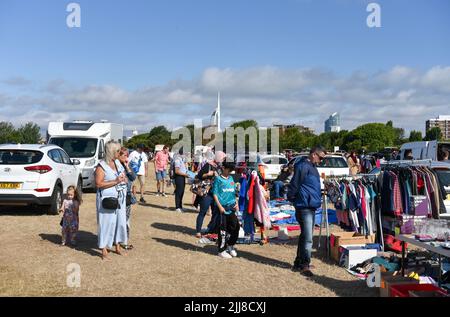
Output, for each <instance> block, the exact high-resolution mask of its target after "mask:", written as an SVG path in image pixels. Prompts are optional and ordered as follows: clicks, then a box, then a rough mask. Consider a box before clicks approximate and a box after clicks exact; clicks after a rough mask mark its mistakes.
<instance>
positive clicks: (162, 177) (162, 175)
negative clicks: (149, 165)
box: [156, 171, 167, 181]
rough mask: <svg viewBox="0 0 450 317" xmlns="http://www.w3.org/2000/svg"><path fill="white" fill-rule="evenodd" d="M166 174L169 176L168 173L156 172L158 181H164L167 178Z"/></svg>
mask: <svg viewBox="0 0 450 317" xmlns="http://www.w3.org/2000/svg"><path fill="white" fill-rule="evenodd" d="M166 174H167V173H166V171H157V172H156V180H157V181H162V180H164V179H165V178H166V176H167V175H166Z"/></svg>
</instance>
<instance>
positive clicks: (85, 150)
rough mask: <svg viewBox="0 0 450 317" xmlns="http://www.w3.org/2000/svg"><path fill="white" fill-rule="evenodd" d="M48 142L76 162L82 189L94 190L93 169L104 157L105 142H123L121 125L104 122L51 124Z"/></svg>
mask: <svg viewBox="0 0 450 317" xmlns="http://www.w3.org/2000/svg"><path fill="white" fill-rule="evenodd" d="M47 140H48V143H49V144H55V145H58V146H59V147H61V148H63V149H64V150H65V151H66V152H67V154H69V156H70V158H71V159H77V160H79V161H80V165H79V167H80V168H81V169H82V176H83V188H95V180H94V169H95V166H97V164H98V163H99V161H100V160H101V159H103V158H104V156H105V144H106V142H108V141H111V140H114V141H117V142H119V143H120V144H122V143H123V125H121V124H116V123H110V122H106V121H102V122H92V121H72V122H50V123H49V124H48V130H47Z"/></svg>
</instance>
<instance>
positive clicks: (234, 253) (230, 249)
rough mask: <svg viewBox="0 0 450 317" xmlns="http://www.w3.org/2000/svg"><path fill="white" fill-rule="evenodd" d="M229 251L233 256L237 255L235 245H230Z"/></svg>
mask: <svg viewBox="0 0 450 317" xmlns="http://www.w3.org/2000/svg"><path fill="white" fill-rule="evenodd" d="M227 251H228V253H229V254H230V255H231V256H232V257H233V258H235V257H237V252H236V250H235V249H234V248H233V247H228V250H227Z"/></svg>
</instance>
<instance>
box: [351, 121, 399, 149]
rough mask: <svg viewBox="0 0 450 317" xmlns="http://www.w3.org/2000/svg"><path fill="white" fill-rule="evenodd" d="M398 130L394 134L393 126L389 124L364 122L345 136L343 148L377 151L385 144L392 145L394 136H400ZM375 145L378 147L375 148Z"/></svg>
mask: <svg viewBox="0 0 450 317" xmlns="http://www.w3.org/2000/svg"><path fill="white" fill-rule="evenodd" d="M399 132H400V131H399ZM399 132H397V135H396V132H395V131H394V128H392V127H391V126H390V124H386V125H385V124H382V123H368V124H364V125H362V126H359V127H357V128H356V129H355V130H353V131H351V132H349V133H348V134H347V135H346V136H345V138H344V144H343V148H344V149H345V150H347V151H351V150H361V149H364V150H369V148H370V150H373V151H377V150H380V149H382V148H383V147H386V146H393V145H394V140H395V139H396V137H399V136H400V133H399ZM375 147H380V148H378V149H375Z"/></svg>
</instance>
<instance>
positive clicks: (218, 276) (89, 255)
mask: <svg viewBox="0 0 450 317" xmlns="http://www.w3.org/2000/svg"><path fill="white" fill-rule="evenodd" d="M153 178H154V176H153V174H151V179H152V180H153ZM152 180H150V179H149V181H148V184H147V185H146V190H147V191H146V195H145V199H146V200H147V204H146V205H138V206H136V205H135V206H134V207H133V211H132V231H131V241H130V242H131V243H132V244H133V245H134V247H135V249H134V250H132V251H129V252H128V254H127V256H119V255H115V254H111V261H102V260H101V258H100V251H99V250H97V247H96V245H97V237H96V232H97V223H96V211H95V194H92V193H91V194H85V195H84V204H83V205H82V206H81V209H80V233H79V239H78V246H77V247H76V248H71V247H62V246H60V241H61V237H60V226H59V221H60V217H59V216H49V215H45V214H41V213H39V212H37V211H34V210H31V209H27V208H25V209H24V208H21V209H18V208H14V207H8V208H2V209H1V210H0V228H1V230H0V241H2V243H3V246H2V252H1V253H0V296H235V297H239V296H283V297H284V296H314V297H316V296H376V295H377V290H375V289H370V288H368V287H367V286H366V285H365V283H364V282H361V281H358V280H357V279H355V278H354V277H352V276H351V275H350V274H348V273H347V272H346V271H345V270H344V269H342V268H339V267H337V266H336V265H334V264H333V263H332V262H330V261H327V260H326V258H325V256H324V254H323V253H322V251H320V252H319V251H317V250H316V249H314V250H313V263H312V264H313V265H314V266H315V267H316V269H315V273H316V277H314V278H313V279H311V280H308V279H306V278H304V277H302V276H300V275H299V274H298V273H294V272H291V271H290V266H291V263H292V261H293V259H294V256H295V253H296V244H297V235H298V232H291V233H290V234H291V235H292V236H293V237H294V238H293V239H292V240H290V241H289V242H287V243H285V244H269V245H265V246H259V245H238V246H237V249H238V253H239V257H238V258H235V259H231V260H223V259H220V258H219V257H218V256H217V255H216V254H217V250H216V246H215V245H206V246H205V245H199V244H197V241H198V239H196V238H195V237H194V234H195V230H194V228H195V219H196V216H197V213H196V211H194V209H193V207H192V206H190V205H189V204H190V203H191V197H192V195H191V194H190V193H189V192H188V191H186V195H185V203H186V206H185V207H187V208H190V209H191V211H189V212H187V213H183V214H178V213H175V212H174V211H173V210H171V208H172V207H173V206H174V197H173V196H172V195H169V196H168V197H166V198H163V197H156V196H155V195H154V191H155V188H156V186H155V183H154V181H152ZM170 191H171V190H169V192H170ZM209 219H210V218H209V217H206V219H205V225H206V224H207V222H208V221H209ZM317 234H318V231H317V232H316V235H317ZM317 238H318V237H315V242H317ZM71 263H76V264H78V265H80V268H81V287H79V288H69V287H67V283H66V280H67V278H68V275H69V273H68V272H67V266H68V265H69V264H71Z"/></svg>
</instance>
